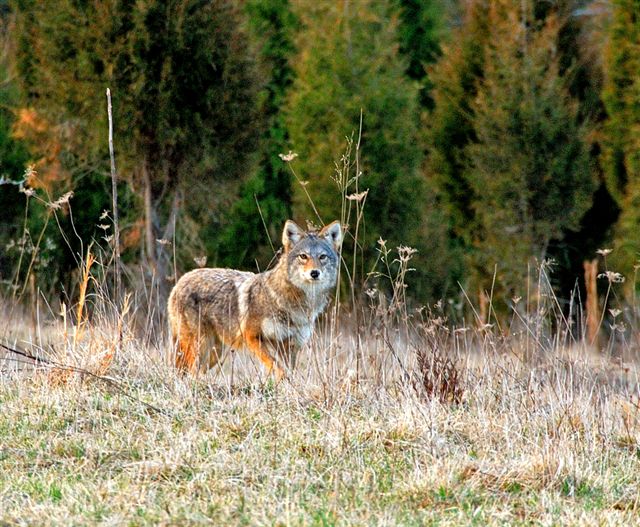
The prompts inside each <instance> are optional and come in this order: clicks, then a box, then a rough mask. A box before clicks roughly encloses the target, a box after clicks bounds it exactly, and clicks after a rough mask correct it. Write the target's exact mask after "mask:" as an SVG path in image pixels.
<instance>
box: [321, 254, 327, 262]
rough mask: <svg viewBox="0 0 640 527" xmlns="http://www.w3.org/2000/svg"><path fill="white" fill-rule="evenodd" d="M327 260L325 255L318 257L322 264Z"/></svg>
mask: <svg viewBox="0 0 640 527" xmlns="http://www.w3.org/2000/svg"><path fill="white" fill-rule="evenodd" d="M326 259H327V255H326V254H321V255H320V261H321V262H324V261H325V260H326Z"/></svg>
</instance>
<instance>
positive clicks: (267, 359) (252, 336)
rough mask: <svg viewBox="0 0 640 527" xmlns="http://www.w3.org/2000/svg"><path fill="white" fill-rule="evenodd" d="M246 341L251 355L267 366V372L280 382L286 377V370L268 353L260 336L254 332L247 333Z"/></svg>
mask: <svg viewBox="0 0 640 527" xmlns="http://www.w3.org/2000/svg"><path fill="white" fill-rule="evenodd" d="M244 341H245V343H246V345H247V348H248V349H249V351H251V353H253V354H254V355H255V356H256V357H258V359H260V361H261V362H262V364H264V365H265V366H266V368H267V372H268V373H271V372H273V373H275V376H276V380H278V381H280V380H281V379H282V378H283V377H284V370H283V369H282V368H280V367H279V366H278V365H277V364H276V361H275V359H274V358H273V357H272V356H271V354H270V353H269V352H268V351H267V348H266V347H265V346H264V345H263V344H262V341H261V339H260V336H259V335H257V334H256V333H253V332H251V333H246V334H245V338H244Z"/></svg>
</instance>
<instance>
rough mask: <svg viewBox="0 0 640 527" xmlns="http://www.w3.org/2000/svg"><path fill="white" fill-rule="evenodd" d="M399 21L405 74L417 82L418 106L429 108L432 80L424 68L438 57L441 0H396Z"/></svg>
mask: <svg viewBox="0 0 640 527" xmlns="http://www.w3.org/2000/svg"><path fill="white" fill-rule="evenodd" d="M397 2H398V7H399V13H400V20H399V24H398V36H399V41H400V53H401V54H402V55H404V56H405V57H406V58H407V69H406V74H407V76H408V77H409V78H410V79H413V80H415V81H417V82H418V83H419V84H420V105H421V106H422V107H423V108H427V109H431V108H432V107H433V99H432V98H431V95H430V91H431V89H432V88H433V82H432V81H431V79H430V78H429V75H428V73H427V67H428V66H429V65H430V64H433V63H434V62H436V60H437V59H438V57H439V56H440V41H441V40H442V37H443V35H444V33H445V26H444V17H445V7H444V5H443V4H444V3H443V2H442V1H433V0H397Z"/></svg>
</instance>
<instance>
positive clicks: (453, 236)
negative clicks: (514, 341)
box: [0, 0, 640, 310]
mask: <svg viewBox="0 0 640 527" xmlns="http://www.w3.org/2000/svg"><path fill="white" fill-rule="evenodd" d="M0 16H1V20H2V27H1V29H2V31H1V37H2V55H1V57H0V75H1V79H2V84H1V85H0V102H1V103H2V104H1V106H0V156H1V157H0V178H1V179H0V182H1V183H2V184H1V185H0V223H1V225H2V230H1V231H0V245H1V246H2V250H1V251H0V280H2V283H3V284H5V285H6V286H7V287H8V288H11V287H13V290H14V291H15V290H16V289H20V287H21V286H23V285H24V284H25V283H27V281H32V282H34V283H36V284H37V285H38V286H39V287H40V288H42V289H43V290H45V291H46V292H52V291H55V292H59V291H60V290H64V289H65V288H69V287H70V286H71V284H72V283H73V273H74V270H75V269H77V262H78V261H79V259H80V258H81V257H82V254H83V253H84V252H85V251H86V249H87V246H88V244H89V243H91V242H92V241H94V243H98V244H101V245H102V246H104V247H106V248H108V247H109V244H110V243H112V240H113V238H112V237H111V235H112V233H113V225H112V222H111V217H110V212H106V213H105V211H110V208H111V205H110V204H111V183H110V179H109V162H108V144H107V113H106V100H105V90H106V88H107V87H108V88H110V89H111V91H112V94H113V105H114V125H115V134H114V135H115V152H116V162H117V166H118V173H119V176H120V183H119V187H118V193H119V199H120V203H121V215H122V218H121V223H120V231H121V232H120V236H121V250H122V252H123V259H124V262H125V263H124V265H125V268H126V269H129V270H133V269H136V268H137V266H141V268H142V269H143V270H144V273H145V276H146V278H147V279H149V280H154V281H155V282H156V283H157V284H159V285H160V289H161V292H162V291H164V292H165V293H166V290H167V289H168V287H169V286H170V277H171V275H174V274H180V273H182V272H184V271H186V270H188V269H190V268H192V267H194V266H195V265H196V264H195V262H194V258H196V259H198V260H199V261H201V260H200V258H201V257H203V256H206V257H207V265H219V266H233V267H240V268H243V269H249V270H256V269H264V268H266V266H267V265H269V262H270V261H271V260H272V258H273V255H274V250H277V248H278V246H279V238H280V229H281V226H282V224H283V222H284V220H285V219H286V218H289V217H293V218H294V219H296V220H297V221H298V222H300V223H301V224H303V225H304V224H305V221H307V220H308V221H311V222H313V223H315V224H322V223H328V222H330V221H332V220H333V219H335V218H340V219H342V220H343V221H345V222H346V223H348V224H349V229H348V233H347V238H346V242H345V248H346V250H345V256H346V267H345V269H346V270H348V271H349V272H348V273H347V274H348V275H351V274H353V273H355V275H356V276H355V277H354V278H355V279H356V283H363V281H364V280H365V279H366V278H367V277H368V276H369V272H370V271H371V270H372V269H373V268H374V266H375V265H376V262H377V264H378V265H379V264H380V262H379V261H378V258H379V256H380V254H379V251H378V250H379V245H378V240H379V239H380V238H382V239H383V240H386V242H387V246H389V247H396V246H400V245H409V246H412V247H414V248H415V249H416V250H417V253H416V256H415V257H414V259H413V260H412V262H411V266H412V267H413V268H414V270H413V271H412V272H411V273H409V276H408V277H407V281H408V284H409V289H408V293H409V295H410V296H412V297H413V298H414V299H415V300H416V301H418V302H435V301H437V300H438V299H440V298H447V299H455V298H457V297H459V296H460V291H461V287H462V288H464V290H465V291H469V292H472V294H473V295H474V296H475V298H476V299H478V296H476V295H479V298H482V296H483V295H485V294H486V292H488V291H489V290H490V289H491V290H493V294H494V303H495V304H496V309H498V310H501V309H502V310H504V309H506V308H507V306H508V305H509V304H510V302H511V299H512V297H514V296H519V295H522V289H523V287H524V285H523V284H524V283H525V282H526V280H527V278H528V276H529V273H530V269H532V268H535V266H536V265H539V264H540V263H541V262H542V261H544V260H546V259H553V260H554V261H555V262H556V266H555V267H556V272H555V273H554V275H553V277H552V280H553V286H554V287H555V288H556V292H557V294H558V297H559V298H560V299H567V298H568V297H569V296H570V295H571V292H572V290H573V288H574V286H575V284H576V281H578V283H582V262H583V261H584V260H590V259H592V258H594V257H595V251H596V249H598V248H603V247H611V248H612V249H613V253H612V255H611V256H610V260H609V261H608V263H609V264H611V265H614V266H615V267H616V268H615V270H616V271H620V272H622V273H623V274H625V276H627V277H628V278H629V280H628V281H627V287H628V290H629V292H631V291H632V290H633V289H634V288H635V287H636V285H635V283H636V282H635V280H634V279H633V276H634V273H635V272H636V270H637V263H638V257H639V256H638V255H639V252H640V234H639V233H640V213H639V212H638V211H639V210H640V153H639V152H640V0H611V1H603V0H557V1H555V2H549V1H543V0H523V1H521V2H512V1H508V0H448V1H444V2H443V1H436V0H339V1H335V2H316V1H312V0H220V1H216V2H211V1H203V0H147V1H144V2H134V1H131V0H108V1H105V2H93V1H89V0H74V1H71V0H52V1H50V2H38V1H36V0H12V1H8V2H7V1H6V0H5V1H2V2H0ZM347 149H349V151H348V152H347V154H345V152H346V151H347ZM289 151H292V152H294V153H295V154H297V157H293V156H290V157H287V156H286V154H287V153H288V152H289ZM283 157H284V158H285V159H283ZM288 159H290V161H287V160H288ZM67 192H73V195H72V197H69V196H70V195H68V194H66V193H67ZM61 197H65V199H62V200H60V198H61ZM56 200H58V203H57V204H54V205H51V203H56ZM356 236H357V240H356V239H355V238H356ZM354 255H356V260H355V261H354V259H353V258H354ZM25 261H26V262H27V263H25ZM494 280H495V284H494ZM371 284H372V282H371V279H370V278H369V281H368V282H367V286H366V287H369V286H370V285H371Z"/></svg>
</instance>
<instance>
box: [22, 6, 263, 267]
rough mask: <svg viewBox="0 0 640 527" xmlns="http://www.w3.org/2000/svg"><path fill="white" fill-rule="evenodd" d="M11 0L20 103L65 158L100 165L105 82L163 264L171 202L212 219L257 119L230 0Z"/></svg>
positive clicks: (251, 77)
mask: <svg viewBox="0 0 640 527" xmlns="http://www.w3.org/2000/svg"><path fill="white" fill-rule="evenodd" d="M16 11H17V19H18V26H19V27H18V31H17V32H16V35H17V38H18V46H19V48H18V49H19V52H18V57H17V61H18V66H19V71H20V74H21V78H22V79H23V82H24V87H23V92H24V96H25V101H24V104H25V106H28V107H33V108H34V109H35V111H36V112H37V113H38V114H39V115H41V116H43V117H44V118H46V120H47V122H49V123H51V125H52V126H51V128H50V130H49V132H50V133H51V134H55V135H57V139H58V141H59V142H60V144H61V145H63V146H62V148H61V153H60V156H59V157H60V158H61V159H62V164H63V167H64V168H65V169H66V170H68V171H70V172H72V173H73V172H74V170H77V169H78V168H79V167H81V168H82V169H83V170H84V171H86V170H92V171H96V170H97V171H98V172H100V171H101V170H104V172H105V173H106V167H107V165H106V164H105V163H104V160H105V158H106V153H107V144H106V130H107V125H106V119H107V116H106V111H105V108H106V104H105V89H106V88H107V87H110V88H111V90H112V93H113V98H114V126H115V130H114V136H115V143H116V145H115V147H116V151H117V158H118V164H119V169H120V173H121V174H122V175H123V176H124V177H125V178H126V179H127V180H128V181H129V182H130V183H131V185H132V187H133V189H134V191H135V192H136V193H137V194H138V195H139V196H140V198H141V199H140V201H141V202H143V203H144V217H145V234H146V235H145V236H144V239H145V240H146V244H145V252H146V257H147V260H148V261H150V263H151V264H152V265H160V264H162V262H161V261H160V256H161V254H160V250H159V249H160V248H161V247H160V246H158V245H157V244H156V239H158V238H162V237H164V236H169V237H171V231H172V227H171V225H172V221H171V214H170V212H171V209H173V212H174V213H175V212H176V210H177V209H178V206H179V205H182V207H181V212H182V214H183V215H187V216H192V217H195V218H196V219H197V220H198V221H197V222H193V223H191V225H197V224H203V223H213V224H216V223H217V224H219V223H220V222H221V221H222V220H221V218H220V205H221V203H223V202H224V199H226V197H225V198H223V197H222V196H221V194H223V193H224V191H223V189H225V184H226V183H228V182H230V181H235V180H237V179H238V178H240V177H241V176H243V175H244V173H245V172H246V169H247V167H248V160H250V159H251V158H250V156H249V154H250V153H251V152H252V151H253V150H254V148H255V146H256V138H257V131H256V130H259V127H257V126H256V124H257V118H256V117H257V114H256V86H257V79H256V75H255V69H254V64H253V61H252V58H251V55H250V53H249V48H248V42H247V37H246V35H245V33H244V31H243V29H242V26H241V21H242V18H241V13H240V11H239V9H238V7H237V5H236V2H233V1H231V0H221V1H216V2H200V1H196V0H154V1H150V2H133V1H129V0H108V1H105V2H92V1H79V2H70V1H68V0H52V1H50V2H39V1H34V0H17V1H16ZM71 185H72V186H73V183H71ZM205 197H206V199H203V198H205ZM171 204H173V207H172V205H171ZM212 206H214V207H212ZM96 219H97V218H91V219H89V218H87V219H86V220H87V221H92V222H95V221H96ZM197 234H198V233H197V232H196V233H195V237H196V238H197ZM191 236H193V234H192V235H191ZM164 271H166V269H164V268H159V269H158V273H159V274H160V276H163V275H164Z"/></svg>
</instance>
